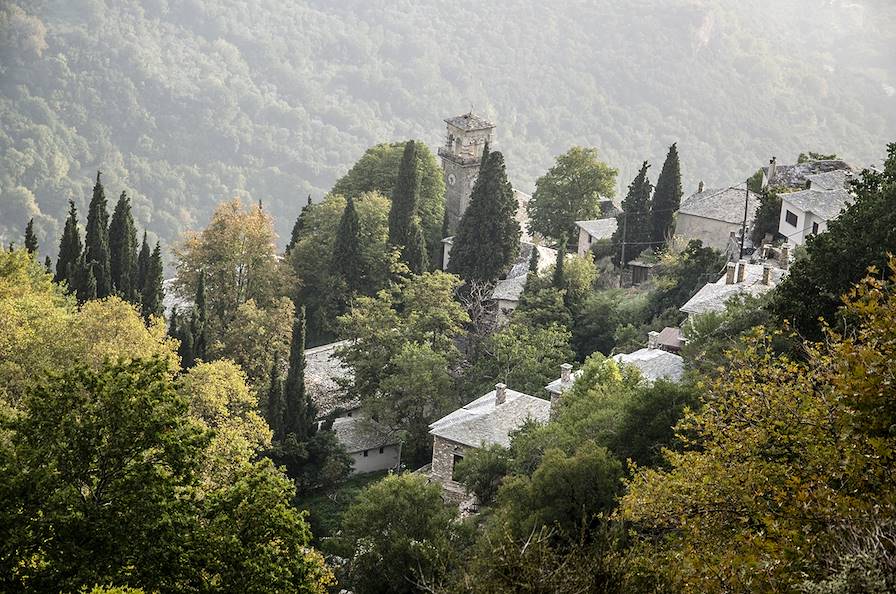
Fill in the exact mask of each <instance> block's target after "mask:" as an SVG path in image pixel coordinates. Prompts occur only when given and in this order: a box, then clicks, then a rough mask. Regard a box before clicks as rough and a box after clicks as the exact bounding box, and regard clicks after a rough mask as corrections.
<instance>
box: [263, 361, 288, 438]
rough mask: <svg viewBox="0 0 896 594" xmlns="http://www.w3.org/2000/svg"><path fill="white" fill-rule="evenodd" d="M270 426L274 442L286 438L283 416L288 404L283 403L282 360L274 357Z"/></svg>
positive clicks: (269, 414) (271, 378) (269, 403)
mask: <svg viewBox="0 0 896 594" xmlns="http://www.w3.org/2000/svg"><path fill="white" fill-rule="evenodd" d="M267 404H268V406H267V415H266V417H267V421H268V426H269V427H270V428H271V431H272V432H273V433H274V438H273V441H275V442H279V441H283V438H284V437H286V434H285V432H284V427H283V415H284V413H285V409H286V403H285V402H284V401H283V380H282V379H280V358H279V357H278V356H277V355H274V363H273V365H271V374H270V383H269V384H268V403H267Z"/></svg>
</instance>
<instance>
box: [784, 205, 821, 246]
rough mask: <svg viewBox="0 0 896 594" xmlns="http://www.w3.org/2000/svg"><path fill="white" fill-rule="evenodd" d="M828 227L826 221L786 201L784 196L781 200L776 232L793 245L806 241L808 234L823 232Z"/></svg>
mask: <svg viewBox="0 0 896 594" xmlns="http://www.w3.org/2000/svg"><path fill="white" fill-rule="evenodd" d="M827 228H828V222H827V221H826V220H824V219H822V218H820V217H818V216H816V215H815V214H814V213H811V212H806V211H804V210H802V209H801V208H799V207H798V206H796V205H795V204H793V203H791V202H788V200H787V199H786V198H782V200H781V218H780V219H779V220H778V233H780V234H781V235H783V236H784V237H786V238H787V241H788V242H789V243H791V244H794V245H803V244H804V243H806V237H808V236H809V235H812V234H815V235H818V234H819V233H824V231H825V229H827Z"/></svg>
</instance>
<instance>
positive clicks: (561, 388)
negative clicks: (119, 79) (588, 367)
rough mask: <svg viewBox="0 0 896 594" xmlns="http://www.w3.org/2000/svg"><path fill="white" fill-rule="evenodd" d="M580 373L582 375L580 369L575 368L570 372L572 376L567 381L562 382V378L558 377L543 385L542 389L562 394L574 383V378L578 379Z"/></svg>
mask: <svg viewBox="0 0 896 594" xmlns="http://www.w3.org/2000/svg"><path fill="white" fill-rule="evenodd" d="M581 375H582V370H581V369H576V370H575V371H573V372H572V377H571V378H570V380H569V382H567V383H565V384H564V383H563V378H562V377H558V378H557V379H555V380H554V381H552V382H551V383H549V384H548V385H546V386H545V387H544V389H545V390H547V391H548V392H550V393H551V394H558V395H559V394H562V393H563V392H565V391H566V390H568V389H569V388H570V387H572V385H573V384H574V383H576V380H577V379H579V377H581Z"/></svg>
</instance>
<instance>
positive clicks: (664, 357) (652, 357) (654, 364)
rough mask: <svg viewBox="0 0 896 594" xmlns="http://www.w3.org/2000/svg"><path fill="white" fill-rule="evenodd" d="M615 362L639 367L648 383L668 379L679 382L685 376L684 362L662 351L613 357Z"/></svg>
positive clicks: (654, 350) (646, 350)
mask: <svg viewBox="0 0 896 594" xmlns="http://www.w3.org/2000/svg"><path fill="white" fill-rule="evenodd" d="M613 360H614V361H616V362H618V363H621V364H623V365H632V366H634V367H637V368H638V370H639V371H640V372H641V376H642V377H643V378H644V379H645V380H647V381H648V382H655V381H656V380H658V379H666V380H669V381H673V382H677V381H680V380H681V377H682V375H684V360H683V359H682V358H681V357H679V356H678V355H676V354H674V353H670V352H669V351H664V350H662V349H649V348H644V349H639V350H637V351H635V352H633V353H628V354H619V355H613Z"/></svg>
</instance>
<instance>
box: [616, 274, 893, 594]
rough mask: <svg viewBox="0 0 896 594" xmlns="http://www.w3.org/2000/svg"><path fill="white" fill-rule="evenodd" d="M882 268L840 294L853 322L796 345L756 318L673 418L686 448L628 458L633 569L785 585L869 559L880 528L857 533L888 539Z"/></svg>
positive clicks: (753, 587) (625, 507) (888, 362)
mask: <svg viewBox="0 0 896 594" xmlns="http://www.w3.org/2000/svg"><path fill="white" fill-rule="evenodd" d="M889 266H890V269H891V271H892V272H893V273H894V274H896V259H893V258H891V259H890V263H889ZM874 274H875V271H874V270H871V271H870V273H869V277H868V278H866V279H865V280H864V281H862V282H861V283H859V284H858V285H857V286H855V287H854V288H853V289H852V290H851V291H850V293H849V294H848V295H845V296H844V298H843V302H844V305H843V313H845V314H846V318H845V319H846V320H847V323H846V325H845V328H844V329H841V330H840V331H835V330H834V329H832V328H830V327H827V326H826V327H825V338H824V341H823V342H820V343H809V342H806V343H804V344H803V352H802V353H801V354H800V356H799V357H788V356H785V355H780V354H776V353H775V352H774V351H773V350H772V349H771V348H770V342H771V340H772V338H773V333H770V332H765V331H762V330H760V331H758V332H757V333H756V334H755V335H754V336H752V337H751V338H749V339H747V340H746V341H745V342H744V344H743V345H742V347H741V349H740V350H735V351H732V352H731V353H729V355H728V357H729V365H728V371H727V373H725V374H723V375H720V376H719V377H717V378H716V379H715V380H714V381H713V382H712V384H711V386H710V387H709V390H708V393H707V394H706V396H705V399H704V405H703V407H702V408H701V409H700V410H699V411H697V412H693V413H690V414H688V415H687V416H686V417H685V419H684V420H683V421H682V422H681V423H680V424H679V425H678V428H677V429H678V432H679V434H680V437H681V439H682V440H684V441H685V443H686V447H685V448H684V451H679V452H672V451H666V452H664V457H665V461H666V462H667V465H668V466H667V468H666V469H649V468H637V469H634V473H633V478H632V479H631V480H630V481H629V482H628V485H627V486H628V493H627V495H626V496H625V497H624V498H623V500H622V503H621V515H622V517H623V518H625V519H626V520H628V521H629V522H630V523H631V526H632V527H633V529H634V532H635V534H636V535H637V536H638V539H637V541H638V544H637V545H636V546H635V547H634V551H635V553H634V554H633V558H632V564H631V566H630V567H631V573H632V574H633V575H634V576H635V577H637V576H638V574H651V573H655V572H656V571H659V573H660V575H662V576H663V578H664V579H666V580H669V584H668V586H667V587H668V588H670V589H672V588H675V589H681V590H684V591H693V592H785V591H787V592H789V591H793V590H794V589H795V588H796V587H797V586H798V585H799V584H800V583H801V582H803V581H804V580H807V579H808V580H819V579H824V578H825V576H826V574H827V573H828V571H829V570H830V568H831V567H833V569H834V570H835V571H836V569H837V565H838V562H839V561H838V559H839V558H841V557H845V556H847V555H849V554H852V553H855V552H856V549H857V548H858V549H863V547H864V549H865V550H864V551H859V552H860V553H861V554H863V555H866V556H867V555H871V557H874V555H875V554H876V553H875V552H874V550H873V549H874V548H875V546H876V545H874V544H873V542H872V541H876V542H880V540H881V539H879V538H874V537H871V538H865V536H863V535H873V534H880V533H881V529H882V527H883V530H884V532H886V531H887V530H889V532H888V534H889V537H888V538H890V539H892V538H893V537H894V534H893V533H892V532H893V522H894V519H896V287H894V286H893V285H892V284H886V283H883V282H881V281H879V280H876V279H875V278H874ZM891 278H892V275H891ZM887 527H889V528H887ZM862 542H865V545H867V546H865V545H863V544H862ZM890 542H893V541H892V540H891V541H890ZM856 543H858V545H857V544H856ZM869 551H870V552H869ZM891 553H892V551H891ZM890 559H892V555H890ZM875 562H876V561H875V559H873V558H872V564H873V563H875ZM890 569H893V568H890ZM850 591H852V590H850Z"/></svg>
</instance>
